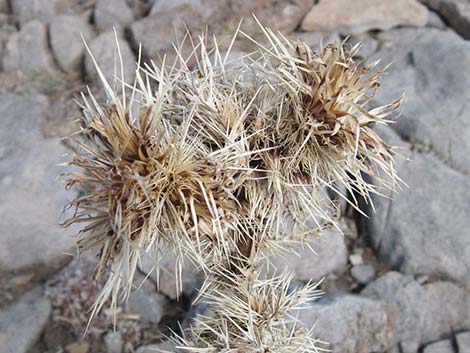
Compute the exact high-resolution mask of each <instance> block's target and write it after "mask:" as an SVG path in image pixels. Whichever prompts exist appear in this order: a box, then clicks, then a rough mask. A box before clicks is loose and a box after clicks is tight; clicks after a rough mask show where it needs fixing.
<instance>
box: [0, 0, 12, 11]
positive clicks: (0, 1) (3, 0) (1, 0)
mask: <svg viewBox="0 0 470 353" xmlns="http://www.w3.org/2000/svg"><path fill="white" fill-rule="evenodd" d="M0 12H1V13H9V12H10V6H8V1H7V0H0Z"/></svg>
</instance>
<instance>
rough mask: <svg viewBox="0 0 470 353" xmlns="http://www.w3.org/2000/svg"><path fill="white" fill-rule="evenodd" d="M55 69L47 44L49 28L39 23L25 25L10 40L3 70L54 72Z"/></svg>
mask: <svg viewBox="0 0 470 353" xmlns="http://www.w3.org/2000/svg"><path fill="white" fill-rule="evenodd" d="M53 67H54V64H53V61H52V57H51V55H50V53H49V49H48V44H47V28H46V26H45V25H44V24H43V23H41V22H39V21H36V20H34V21H31V22H28V23H27V24H25V25H24V26H23V27H22V28H21V30H20V31H19V32H17V33H15V34H13V35H12V36H10V39H9V40H8V43H7V45H6V47H5V51H4V55H3V69H4V70H5V71H14V70H52V69H53Z"/></svg>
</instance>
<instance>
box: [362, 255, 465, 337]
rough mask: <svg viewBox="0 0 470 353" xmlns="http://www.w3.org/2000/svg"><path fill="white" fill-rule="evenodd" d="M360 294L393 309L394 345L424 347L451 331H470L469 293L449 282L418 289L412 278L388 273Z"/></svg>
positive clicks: (431, 284)
mask: <svg viewBox="0 0 470 353" xmlns="http://www.w3.org/2000/svg"><path fill="white" fill-rule="evenodd" d="M421 249H423V248H421ZM361 294H362V295H365V296H368V297H370V298H372V299H380V300H386V301H387V302H389V303H390V304H394V305H396V307H397V310H396V312H395V320H394V325H393V343H395V344H397V343H398V342H403V341H418V342H421V343H424V344H427V343H429V342H433V341H435V340H439V339H442V338H446V337H447V336H448V335H450V334H451V333H452V332H453V331H459V330H468V329H469V328H470V317H469V315H468V313H469V312H470V301H469V300H468V298H469V292H468V291H467V290H465V289H462V288H460V287H458V286H456V285H455V284H453V283H450V282H441V281H439V282H433V283H429V284H423V285H420V284H419V283H418V282H416V281H415V280H414V279H413V278H412V277H411V276H407V275H403V274H400V273H398V272H388V273H386V274H385V275H383V276H382V277H380V278H379V279H377V280H376V281H374V282H372V283H371V284H369V285H368V286H367V287H366V288H365V289H364V290H363V291H362V292H361ZM455 308H458V310H455Z"/></svg>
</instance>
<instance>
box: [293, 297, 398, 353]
mask: <svg viewBox="0 0 470 353" xmlns="http://www.w3.org/2000/svg"><path fill="white" fill-rule="evenodd" d="M394 315H395V308H394V306H393V305H389V304H387V303H385V302H384V301H380V300H371V299H368V298H364V297H360V296H357V295H349V294H342V295H334V296H330V297H325V298H323V299H321V300H319V301H317V302H315V303H313V304H312V305H311V306H310V307H309V308H308V309H304V310H301V311H300V312H299V320H300V322H301V323H302V324H303V325H304V326H306V327H307V328H310V327H314V330H313V335H314V337H315V338H317V339H320V340H322V341H324V342H328V343H329V344H330V346H329V347H328V348H329V349H331V351H332V352H341V353H369V352H383V351H385V350H386V349H387V348H388V347H389V346H390V343H391V329H392V327H393V318H394Z"/></svg>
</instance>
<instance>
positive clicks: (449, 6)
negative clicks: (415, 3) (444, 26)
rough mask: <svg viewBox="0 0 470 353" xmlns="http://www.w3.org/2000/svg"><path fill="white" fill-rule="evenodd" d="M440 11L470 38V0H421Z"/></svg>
mask: <svg viewBox="0 0 470 353" xmlns="http://www.w3.org/2000/svg"><path fill="white" fill-rule="evenodd" d="M420 1H421V2H422V3H423V4H425V5H426V6H428V7H429V8H431V9H433V10H434V11H436V12H438V13H439V14H440V15H441V16H442V17H444V19H445V20H446V21H447V22H448V23H449V24H450V25H451V26H452V28H454V29H455V31H456V32H457V33H460V34H461V35H462V36H463V37H464V38H466V39H470V3H469V2H468V0H420Z"/></svg>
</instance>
